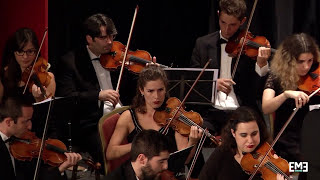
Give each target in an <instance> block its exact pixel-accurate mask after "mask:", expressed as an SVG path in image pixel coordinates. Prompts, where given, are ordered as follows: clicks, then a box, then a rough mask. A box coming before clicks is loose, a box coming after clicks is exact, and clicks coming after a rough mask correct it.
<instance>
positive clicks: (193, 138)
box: [188, 126, 203, 146]
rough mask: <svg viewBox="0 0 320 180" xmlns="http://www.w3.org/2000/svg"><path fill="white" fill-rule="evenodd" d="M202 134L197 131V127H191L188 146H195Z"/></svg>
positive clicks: (200, 131) (199, 130)
mask: <svg viewBox="0 0 320 180" xmlns="http://www.w3.org/2000/svg"><path fill="white" fill-rule="evenodd" d="M202 133H203V132H202V130H201V129H198V127H197V126H191V129H190V134H189V142H188V146H192V145H194V144H196V143H197V142H198V141H199V139H200V138H201V136H202Z"/></svg>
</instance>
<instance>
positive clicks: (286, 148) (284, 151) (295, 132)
mask: <svg viewBox="0 0 320 180" xmlns="http://www.w3.org/2000/svg"><path fill="white" fill-rule="evenodd" d="M267 88H269V89H273V90H274V91H275V96H278V95H279V94H281V93H283V92H284V91H283V89H282V88H281V85H280V82H279V80H278V79H277V78H276V77H275V76H274V75H272V74H269V76H268V79H267V81H266V85H265V89H267ZM316 102H318V104H319V97H313V98H311V99H310V100H309V102H308V103H307V104H306V105H305V106H303V107H302V108H301V109H299V111H298V112H297V113H296V115H295V116H294V117H293V119H292V120H291V122H290V123H289V125H288V127H287V128H286V129H285V131H284V132H283V134H282V135H281V136H280V138H279V140H278V142H277V143H276V144H275V146H274V150H275V151H276V153H277V154H278V155H279V156H281V157H282V158H284V159H286V160H287V161H288V162H292V161H298V162H299V161H303V157H302V154H301V151H300V148H301V147H300V144H301V128H302V125H303V120H304V117H305V115H306V114H307V113H308V111H309V110H308V108H309V105H311V104H314V103H316ZM294 108H295V100H294V99H292V98H290V99H287V100H286V101H285V102H283V103H282V105H281V106H280V107H279V108H278V109H277V110H276V112H275V121H274V137H275V136H276V135H277V134H278V133H279V131H280V130H281V128H282V127H283V125H284V124H285V122H286V121H287V120H288V118H289V117H290V115H291V114H292V112H293V109H294Z"/></svg>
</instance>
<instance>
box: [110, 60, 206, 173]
mask: <svg viewBox="0 0 320 180" xmlns="http://www.w3.org/2000/svg"><path fill="white" fill-rule="evenodd" d="M167 83H168V80H167V77H166V74H165V72H164V71H163V70H162V69H161V68H160V67H158V66H156V65H149V66H147V67H146V68H145V69H143V70H142V72H141V73H140V74H139V79H138V85H137V94H136V96H135V97H134V99H133V104H132V106H131V109H130V110H127V111H125V112H123V113H122V114H121V116H120V118H119V120H118V122H117V125H116V128H115V131H114V133H113V135H112V137H111V140H110V143H109V145H108V148H107V151H106V157H107V159H108V160H112V159H116V158H120V157H122V156H124V155H126V154H128V153H129V152H130V150H131V146H132V144H131V142H132V140H133V138H134V136H135V135H136V134H137V133H138V132H140V131H142V130H147V129H153V130H156V131H159V132H160V133H164V134H165V135H167V136H169V137H170V138H171V140H172V141H173V142H174V144H175V145H176V146H175V147H171V149H170V152H173V151H176V150H181V149H184V148H187V147H189V146H191V145H194V144H196V143H197V142H198V140H199V138H200V136H201V134H202V132H201V131H199V130H198V128H197V127H195V126H194V127H191V131H190V135H189V138H188V137H184V136H182V135H181V134H179V133H178V132H175V131H174V130H173V129H172V128H169V129H168V131H167V132H163V131H164V129H165V128H164V127H161V126H160V125H159V124H157V123H156V122H155V121H154V118H153V114H154V113H155V111H156V110H155V109H156V108H159V107H160V106H162V105H165V101H166V99H167V98H166V94H167V93H166V92H167ZM124 139H127V140H128V142H129V144H125V145H121V142H122V141H123V140H124ZM202 161H203V159H202ZM199 168H201V167H199ZM194 173H195V174H196V170H195V171H194Z"/></svg>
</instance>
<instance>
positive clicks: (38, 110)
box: [32, 97, 76, 148]
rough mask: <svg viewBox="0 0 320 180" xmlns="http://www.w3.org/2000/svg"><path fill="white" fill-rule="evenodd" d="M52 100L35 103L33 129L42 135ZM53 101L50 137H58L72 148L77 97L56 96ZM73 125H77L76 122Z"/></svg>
mask: <svg viewBox="0 0 320 180" xmlns="http://www.w3.org/2000/svg"><path fill="white" fill-rule="evenodd" d="M50 101H52V99H47V100H44V101H41V102H39V103H34V104H33V107H34V112H35V113H34V114H33V117H32V119H33V125H32V129H33V131H35V132H36V134H37V135H38V136H40V137H41V136H42V132H43V127H44V123H45V122H44V121H45V119H46V115H47V110H48V108H49V103H50ZM53 101H54V105H53V106H52V107H51V108H52V109H51V113H50V118H49V122H48V137H50V138H57V139H59V140H61V141H63V142H64V143H65V144H66V145H67V146H69V148H71V137H72V134H74V133H75V132H74V131H71V124H72V122H71V121H72V120H73V119H74V118H73V116H74V113H75V106H76V104H75V97H55V99H54V100H53ZM73 126H75V124H73ZM73 129H74V128H73ZM71 133H72V134H71Z"/></svg>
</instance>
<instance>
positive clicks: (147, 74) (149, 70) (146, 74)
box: [131, 65, 168, 114]
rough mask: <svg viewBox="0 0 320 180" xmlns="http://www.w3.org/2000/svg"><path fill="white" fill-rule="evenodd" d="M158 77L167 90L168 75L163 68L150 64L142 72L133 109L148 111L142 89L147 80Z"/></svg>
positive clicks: (142, 111) (154, 79) (141, 111)
mask: <svg viewBox="0 0 320 180" xmlns="http://www.w3.org/2000/svg"><path fill="white" fill-rule="evenodd" d="M158 79H160V80H162V81H163V84H164V86H165V89H166V90H167V85H168V79H167V75H166V73H165V72H164V71H163V70H162V68H161V67H159V66H157V65H149V66H147V67H145V68H144V69H143V70H142V71H141V72H140V74H139V78H138V82H137V90H136V95H135V97H134V98H133V101H132V105H131V107H132V108H133V109H136V110H137V111H139V112H140V113H142V114H144V113H146V107H145V106H146V102H145V99H144V97H143V96H142V95H141V93H140V89H143V88H144V87H145V86H146V84H147V82H149V81H156V80H158Z"/></svg>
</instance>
